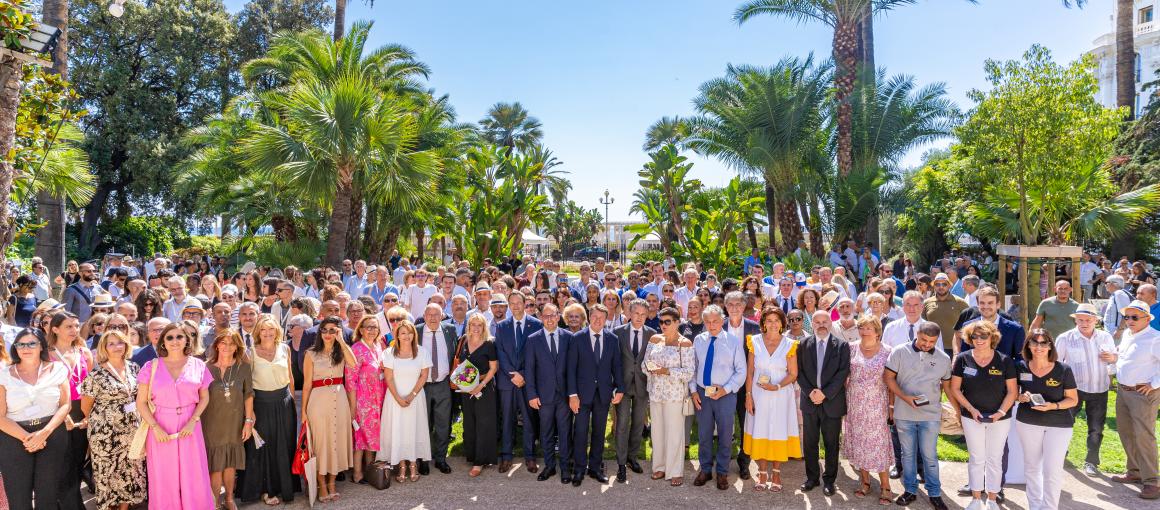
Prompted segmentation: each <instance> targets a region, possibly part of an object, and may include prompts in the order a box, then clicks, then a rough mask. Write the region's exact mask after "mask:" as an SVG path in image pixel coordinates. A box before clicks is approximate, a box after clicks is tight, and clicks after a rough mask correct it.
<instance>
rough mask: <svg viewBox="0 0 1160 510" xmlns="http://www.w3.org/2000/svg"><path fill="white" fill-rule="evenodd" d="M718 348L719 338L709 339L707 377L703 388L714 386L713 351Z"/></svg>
mask: <svg viewBox="0 0 1160 510" xmlns="http://www.w3.org/2000/svg"><path fill="white" fill-rule="evenodd" d="M716 346H717V337H715V336H711V337H709V349H708V350H706V351H705V372H704V373H705V376H704V378H703V379H702V381H701V383H702V386H704V387H706V388H708V387H710V386H712V385H713V350H714V347H716Z"/></svg>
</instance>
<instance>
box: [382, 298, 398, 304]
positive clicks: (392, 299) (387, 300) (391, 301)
mask: <svg viewBox="0 0 1160 510" xmlns="http://www.w3.org/2000/svg"><path fill="white" fill-rule="evenodd" d="M383 302H384V303H398V302H399V300H398V299H396V298H387V299H384V300H383Z"/></svg>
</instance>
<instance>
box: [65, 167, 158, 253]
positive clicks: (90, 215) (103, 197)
mask: <svg viewBox="0 0 1160 510" xmlns="http://www.w3.org/2000/svg"><path fill="white" fill-rule="evenodd" d="M115 187H116V186H115V185H114V184H113V183H109V182H103V183H101V184H100V185H98V186H97V190H96V192H94V193H93V199H92V200H89V205H87V206H85V212H84V214H83V215H82V216H81V238H80V242H79V243H78V244H79V246H77V249H78V250H79V251H80V252H81V253H82V254H84V255H90V254H92V252H93V250H96V249H97V245H98V244H100V241H101V240H100V236H98V232H97V224H98V223H99V222H100V221H101V214H102V213H104V211H105V203H107V202H108V201H109V194H110V193H112V192H113V189H114V188H115ZM147 255H153V254H152V253H149V254H147Z"/></svg>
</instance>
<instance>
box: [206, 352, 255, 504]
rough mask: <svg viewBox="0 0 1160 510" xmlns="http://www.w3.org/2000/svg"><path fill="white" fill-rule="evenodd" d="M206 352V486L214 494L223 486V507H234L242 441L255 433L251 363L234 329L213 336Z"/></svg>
mask: <svg viewBox="0 0 1160 510" xmlns="http://www.w3.org/2000/svg"><path fill="white" fill-rule="evenodd" d="M205 355H206V360H205V361H206V365H207V366H208V367H209V373H210V375H212V376H213V382H212V383H210V385H209V405H208V406H206V408H205V413H203V416H204V417H205V422H204V423H203V424H202V432H203V433H204V435H205V446H206V460H207V462H208V463H209V485H210V488H211V489H212V490H213V493H214V495H215V496H216V495H218V494H220V493H221V492H222V488H223V487H224V488H225V494H224V496H223V497H224V500H225V501H224V503H225V504H224V506H225V507H226V508H227V509H229V510H237V506H236V505H235V504H234V494H235V492H234V487H235V482H236V480H237V471H238V470H242V471H245V469H246V448H245V446H243V443H245V442H246V440H248V439H250V436H251V435H252V434H253V432H254V386H253V365H252V364H251V362H250V356H249V354H248V353H247V351H246V344H245V342H243V341H242V335H241V334H240V333H238V331H237V330H236V329H228V330H226V331H224V332H222V333H220V334H218V335H217V336H215V337H214V340H213V344H211V345H210V346H209V349H207V350H206V353H205ZM219 506H220V504H219Z"/></svg>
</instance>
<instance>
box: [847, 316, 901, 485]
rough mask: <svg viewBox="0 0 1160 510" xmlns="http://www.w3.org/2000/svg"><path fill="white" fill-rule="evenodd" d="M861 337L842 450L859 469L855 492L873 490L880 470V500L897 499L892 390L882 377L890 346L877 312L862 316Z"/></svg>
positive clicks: (853, 351)
mask: <svg viewBox="0 0 1160 510" xmlns="http://www.w3.org/2000/svg"><path fill="white" fill-rule="evenodd" d="M858 336H859V337H860V338H861V340H859V341H857V342H854V343H852V344H850V378H849V379H847V380H846V420H845V421H844V422H843V426H844V428H845V431H844V433H843V434H842V447H841V451H842V454H843V455H844V456H845V457H846V458H847V459H848V460H849V461H850V464H851V465H853V466H854V469H856V470H858V478H859V480H860V481H861V486H860V487H859V488H858V490H857V491H856V492H854V495H855V496H857V497H859V498H864V497H866V496H867V495H869V494H870V491H871V489H870V474H871V473H877V474H878V483H879V484H880V487H881V494H880V495H879V498H878V504H880V505H889V504H891V503H892V502H893V501H894V497H893V496H894V494H893V493H892V492H891V491H890V473H889V472H890V466H893V465H894V447H893V444H892V443H891V442H890V426H889V424H888V421H889V419H890V390H889V389H887V388H886V382H885V381H884V380H883V378H882V374H883V372H884V371H885V370H886V360H887V359H888V358H890V349H889V348H887V347H886V346H885V345H882V321H881V319H879V318H878V316H876V315H874V314H866V315H863V316H862V317H860V318H859V319H858Z"/></svg>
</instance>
